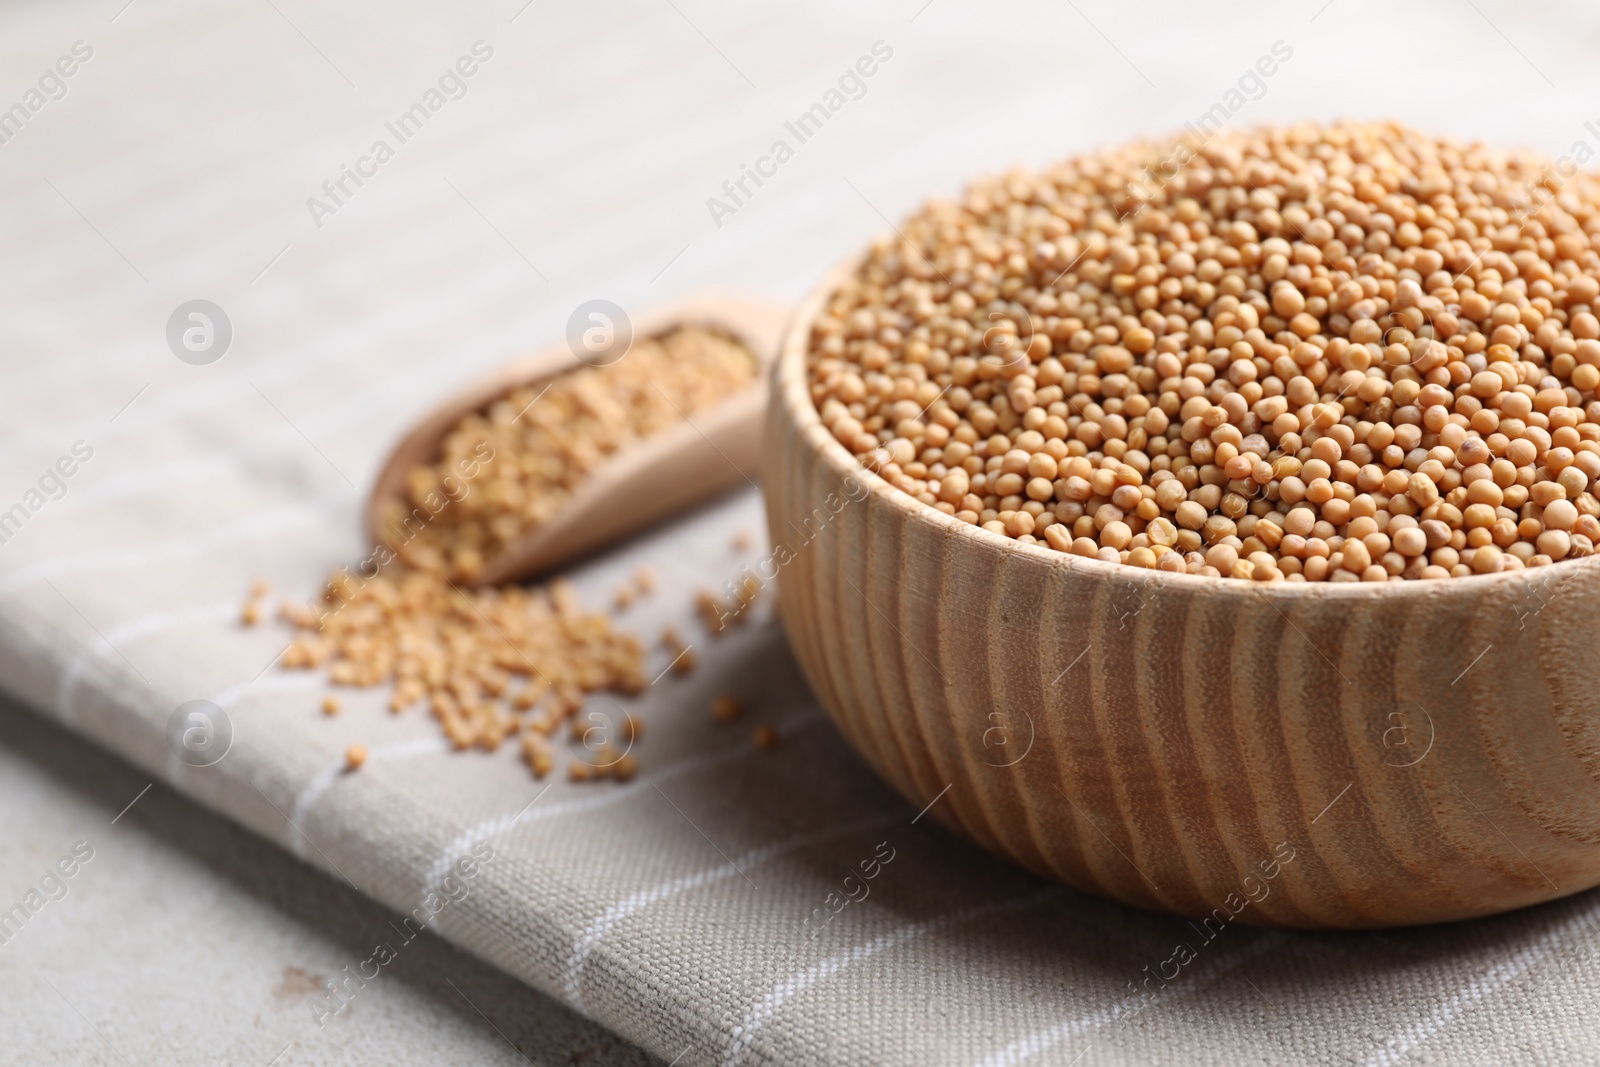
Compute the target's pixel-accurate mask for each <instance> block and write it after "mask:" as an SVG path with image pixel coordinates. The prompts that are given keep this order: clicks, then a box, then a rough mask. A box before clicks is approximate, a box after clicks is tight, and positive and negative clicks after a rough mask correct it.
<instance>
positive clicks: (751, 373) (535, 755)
mask: <svg viewBox="0 0 1600 1067" xmlns="http://www.w3.org/2000/svg"><path fill="white" fill-rule="evenodd" d="M758 370H759V365H758V363H757V360H756V359H755V357H754V356H753V355H752V354H751V353H750V351H749V350H748V349H746V348H745V347H744V346H742V345H741V344H739V343H737V342H735V341H733V340H730V339H729V338H727V337H724V336H722V335H720V334H717V333H713V332H711V331H708V330H706V329H703V328H700V327H683V328H680V329H677V330H674V331H672V332H670V333H667V334H665V335H663V336H662V337H659V338H655V339H650V340H645V341H641V342H640V343H638V344H636V345H634V346H633V348H632V349H631V351H629V353H628V354H627V355H626V356H625V357H624V358H623V359H621V360H620V361H618V362H616V363H613V364H610V365H607V366H604V367H582V368H577V369H574V370H571V371H568V372H566V373H564V374H561V375H559V376H557V377H556V378H554V379H552V380H551V381H550V382H548V383H547V385H548V388H547V389H544V388H543V387H541V388H539V389H517V390H514V391H512V392H511V393H510V394H508V395H507V396H505V397H502V398H500V399H498V400H496V401H495V402H494V403H492V404H490V405H489V406H488V407H487V409H486V410H484V411H481V412H476V413H473V414H471V415H469V416H467V417H466V418H464V419H463V420H462V421H461V422H460V423H459V424H458V425H457V426H456V427H455V428H453V429H452V430H451V431H450V432H449V433H447V434H446V435H445V437H444V441H443V445H442V448H441V454H440V456H439V458H438V459H437V460H436V461H435V462H434V463H432V464H429V465H426V466H421V467H418V468H416V469H415V470H413V471H412V472H411V475H410V485H409V491H410V494H411V497H412V501H413V503H414V504H415V505H416V506H417V507H418V508H419V509H421V511H420V513H421V514H423V515H425V516H426V517H427V521H426V522H421V523H416V524H413V525H412V526H411V527H409V528H406V529H405V534H406V536H405V537H404V538H403V539H399V538H397V539H396V540H395V542H394V543H392V544H391V545H389V546H388V551H383V550H381V549H380V550H379V551H378V552H375V553H374V554H373V557H372V558H371V560H369V563H372V564H376V565H377V566H375V567H373V568H372V576H370V577H369V576H367V570H366V568H363V569H362V570H361V573H360V574H353V573H351V571H350V570H349V569H342V570H340V571H338V572H335V574H334V575H333V576H332V577H331V578H330V579H329V580H328V584H327V587H326V589H325V591H324V593H323V595H322V597H321V599H320V602H319V603H317V604H313V605H285V606H284V608H283V610H282V616H283V618H284V619H285V620H286V621H288V622H289V623H291V624H292V625H293V626H295V627H296V628H297V629H298V630H300V631H301V632H300V633H299V635H298V636H296V637H295V639H294V640H293V641H292V642H291V644H290V645H289V648H288V649H287V651H286V652H285V653H284V655H283V659H282V663H283V666H285V667H288V668H299V669H310V668H316V669H321V670H324V671H325V672H326V674H327V677H328V680H329V681H330V682H332V683H333V684H335V685H348V686H377V685H389V684H392V685H393V687H394V688H393V693H392V695H391V696H390V699H389V707H390V709H391V710H392V711H394V712H396V713H400V712H403V711H405V710H407V709H409V708H412V707H414V706H419V705H420V706H425V707H426V708H427V710H428V711H429V712H430V713H431V714H432V715H433V717H434V718H435V719H437V720H438V722H439V725H440V727H441V728H442V729H443V731H444V733H445V735H446V737H448V738H449V739H450V741H451V743H452V744H453V745H454V746H455V747H456V748H458V749H465V748H474V747H475V748H482V749H490V750H492V749H495V748H497V747H498V746H499V745H501V744H502V743H504V742H507V741H509V740H512V739H516V740H517V741H518V743H519V744H520V746H521V749H522V753H523V756H524V758H525V759H526V760H527V762H528V765H529V766H530V767H531V768H532V770H533V772H534V774H535V775H537V776H538V777H541V778H542V777H544V776H545V775H546V774H548V773H549V772H550V771H551V769H552V768H553V767H554V766H555V763H556V755H557V754H556V749H555V741H556V739H557V734H558V731H560V730H561V729H562V728H563V727H564V726H565V727H566V728H567V729H568V731H569V733H570V735H571V740H572V741H574V742H581V743H582V746H583V748H584V749H585V753H584V755H583V756H581V757H577V758H574V759H572V760H570V761H568V763H567V771H568V777H570V778H571V779H573V780H574V781H590V780H598V779H607V778H609V779H615V780H622V781H625V780H627V779H629V778H632V777H633V776H634V774H635V773H637V769H638V763H637V760H636V758H635V757H634V756H633V755H632V754H631V752H630V748H631V745H632V742H633V741H634V739H635V738H636V737H637V736H638V733H639V730H640V724H639V722H638V721H637V720H635V719H634V718H633V717H632V716H631V715H628V714H626V713H621V714H616V715H611V716H609V717H608V716H607V715H606V714H598V717H597V715H596V714H592V713H590V712H583V713H582V714H580V712H581V711H582V709H584V707H585V702H586V701H588V700H589V699H590V697H591V696H593V695H594V694H597V693H601V692H612V693H618V694H623V695H631V694H636V693H639V692H640V691H642V690H643V689H644V688H645V685H646V679H645V676H644V658H645V652H644V649H643V647H642V646H641V644H640V642H639V641H638V639H637V638H635V637H633V636H631V635H629V634H625V633H622V632H619V631H617V630H616V629H614V628H613V625H612V619H611V617H610V615H608V614H607V613H605V612H602V611H591V610H588V609H586V608H584V606H583V605H582V604H581V603H580V602H579V600H578V597H577V594H576V592H575V590H574V589H573V588H572V586H571V585H570V584H569V583H567V582H565V581H562V580H557V581H555V582H552V583H550V584H549V585H548V586H545V587H535V588H529V587H524V586H520V585H516V584H508V585H505V586H502V587H500V588H469V587H467V585H466V583H467V582H468V581H469V580H470V579H471V578H472V577H473V575H474V574H476V573H478V571H479V570H480V569H481V568H482V566H483V564H484V562H485V561H486V560H488V559H492V558H493V557H494V554H495V553H496V552H497V551H499V549H500V548H501V547H502V546H504V545H505V544H507V543H508V542H510V541H512V540H513V539H515V538H516V537H518V536H519V535H520V534H521V533H522V532H524V531H526V530H527V529H530V528H531V527H533V526H536V525H538V524H539V523H541V522H543V521H545V520H546V519H548V518H549V517H550V516H552V515H554V514H555V513H556V512H557V511H558V510H559V508H560V507H561V506H562V505H563V504H564V503H565V502H566V501H567V500H568V499H569V498H570V497H571V495H572V494H573V493H574V492H575V491H576V490H577V489H578V488H579V487H580V486H581V485H582V484H583V481H584V479H585V478H586V477H588V476H589V475H591V474H592V473H593V472H594V471H595V470H596V468H598V467H599V466H600V465H601V464H603V463H604V462H605V461H606V460H607V459H608V458H610V457H611V456H613V455H614V454H616V453H618V452H619V451H621V450H623V449H625V448H627V447H629V446H630V445H634V444H637V443H639V442H641V441H643V440H645V439H646V438H648V437H650V436H651V435H652V434H655V433H659V432H660V431H662V430H664V429H666V428H668V427H669V426H671V425H673V424H675V423H677V422H680V421H681V420H682V419H684V418H686V417H689V416H690V415H692V414H693V413H694V412H697V411H701V410H703V409H705V408H708V407H711V406H712V405H714V404H715V403H717V402H718V401H720V400H723V399H726V398H727V397H729V396H730V395H732V394H733V393H734V392H736V391H738V390H740V389H742V388H745V387H747V386H749V385H750V384H751V383H752V382H753V381H754V380H755V376H756V374H757V372H758ZM440 501H446V503H443V504H440V503H439V502H440ZM409 514H414V513H407V512H406V511H405V507H404V506H403V505H400V506H397V507H396V509H395V514H394V515H392V516H391V519H393V520H394V522H393V523H390V524H386V525H388V526H389V527H390V528H391V529H400V528H401V523H402V522H403V521H404V520H405V519H406V518H408V517H409ZM654 589H655V577H654V575H653V574H652V573H651V572H650V571H649V570H648V569H646V568H640V569H639V570H638V571H637V572H636V573H635V574H634V576H633V579H632V580H631V581H630V582H629V583H627V584H625V585H624V586H623V587H621V588H619V589H618V590H617V591H616V593H615V595H614V601H613V606H614V608H615V609H616V610H618V611H621V610H624V609H625V608H627V607H628V605H630V604H632V603H633V602H634V600H635V599H636V598H639V597H644V596H649V595H650V594H651V593H652V592H653V591H654ZM264 595H265V587H264V586H263V585H261V584H259V583H258V585H257V586H256V587H255V588H253V589H252V591H251V599H250V600H249V601H247V603H246V606H245V608H244V609H243V612H242V613H241V621H243V622H244V623H245V624H246V625H249V624H251V623H254V622H255V621H257V620H258V619H259V618H260V616H261V604H260V599H261V598H262V597H263V596H264ZM672 642H678V639H677V638H676V636H675V635H674V636H673V638H672ZM668 651H669V652H675V653H676V658H674V660H673V662H672V665H671V670H673V671H674V672H675V673H678V674H684V673H687V672H688V671H689V670H691V669H693V667H694V663H695V659H694V655H693V653H692V651H691V650H690V646H688V645H683V644H681V642H678V643H677V647H672V648H669V649H668ZM340 706H341V705H340V702H339V701H338V700H337V699H336V698H334V697H329V698H327V700H326V701H325V702H324V704H323V710H324V713H325V714H329V715H334V714H338V711H339V708H340ZM609 718H616V719H618V720H620V721H616V722H611V721H609ZM357 749H359V753H357V752H356V750H357ZM365 758H366V750H365V748H362V747H361V746H355V747H354V748H353V749H352V754H349V755H348V756H347V766H349V767H350V768H351V769H352V770H353V769H355V768H357V767H359V766H360V765H361V764H362V762H363V761H364V760H365Z"/></svg>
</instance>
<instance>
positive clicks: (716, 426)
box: [366, 294, 788, 585]
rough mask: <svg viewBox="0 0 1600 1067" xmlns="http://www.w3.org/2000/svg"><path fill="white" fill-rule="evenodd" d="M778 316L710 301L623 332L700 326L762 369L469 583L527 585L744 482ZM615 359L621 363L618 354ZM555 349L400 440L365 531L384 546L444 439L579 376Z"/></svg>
mask: <svg viewBox="0 0 1600 1067" xmlns="http://www.w3.org/2000/svg"><path fill="white" fill-rule="evenodd" d="M787 315H788V309H787V308H785V307H784V306H782V305H780V304H776V303H772V302H769V301H765V300H761V299H754V298H750V297H733V296H725V295H720V294H714V295H706V296H701V297H696V298H691V299H688V300H685V301H682V302H681V303H678V304H674V305H671V306H669V307H665V308H662V309H661V310H660V311H657V312H654V313H652V314H649V315H646V316H643V317H641V318H640V319H638V320H636V321H634V323H633V337H634V342H633V343H634V344H638V343H640V342H641V341H644V340H646V339H649V338H652V337H659V336H661V335H662V334H665V333H668V332H670V331H671V330H673V329H675V328H677V327H680V326H694V325H698V326H704V327H707V328H710V329H712V330H715V331H717V332H720V333H723V334H726V335H728V336H729V337H732V338H734V339H735V340H737V341H739V342H740V343H741V344H743V345H744V346H745V347H746V348H747V349H749V350H750V353H751V354H752V355H753V356H755V358H756V359H757V360H758V361H759V363H760V370H759V372H758V373H757V375H756V377H755V379H754V380H753V381H752V382H751V384H750V385H749V386H747V387H746V388H744V389H743V390H741V391H740V392H738V393H735V394H733V395H732V396H730V397H728V398H726V399H724V400H722V401H721V402H719V403H717V404H715V405H714V406H712V407H710V408H705V409H702V410H700V411H698V412H694V413H692V414H690V415H689V416H688V418H687V419H685V420H684V421H682V422H678V423H675V424H673V425H672V426H670V427H668V428H666V429H664V430H662V431H661V432H659V433H656V434H653V435H652V436H650V437H648V438H645V439H644V440H642V441H639V442H637V443H635V444H634V445H633V446H631V447H630V448H628V449H626V450H624V451H622V452H619V453H618V454H617V455H615V456H613V457H611V458H610V459H609V460H607V461H606V462H605V463H603V464H602V465H600V466H599V467H597V468H596V469H595V470H594V471H593V472H591V474H590V475H589V478H588V480H587V481H586V482H585V483H584V484H583V485H582V486H581V487H579V488H578V489H577V491H576V492H574V493H573V495H572V497H571V498H570V499H569V500H568V501H567V502H566V504H565V505H564V506H563V508H562V510H561V512H560V514H558V515H556V516H555V517H553V518H551V519H550V520H548V521H546V522H545V523H543V524H542V525H539V526H536V527H534V528H532V529H530V530H527V531H526V532H524V533H523V534H522V536H521V537H520V538H519V539H518V540H516V541H514V542H512V543H511V544H509V545H507V546H505V548H504V550H503V551H501V552H500V553H499V554H498V555H496V556H493V557H491V558H490V559H488V560H487V561H486V562H485V565H484V568H483V570H482V572H481V573H480V574H479V575H478V577H477V578H476V579H474V580H473V582H472V584H474V585H499V584H502V583H505V582H509V581H514V580H517V579H525V578H531V577H534V576H536V575H539V574H542V573H544V572H546V571H549V570H551V569H552V568H555V567H558V566H560V565H562V564H564V563H569V562H571V561H572V560H574V559H577V558H579V557H581V556H585V555H587V554H589V553H591V552H595V551H598V550H599V549H601V548H604V547H606V546H608V545H611V544H614V543H615V542H617V541H619V540H621V539H622V538H624V537H627V536H628V535H630V534H634V533H637V532H638V531H639V530H641V529H644V528H646V527H648V526H649V525H650V524H652V523H655V522H659V521H661V520H663V519H666V518H668V517H670V516H672V515H675V514H677V513H678V512H681V511H683V510H685V509H686V508H689V507H692V506H693V505H695V504H698V503H701V502H702V501H705V500H708V499H710V498H711V497H713V496H716V495H717V494H719V493H723V492H726V491H727V490H729V489H732V488H734V487H735V486H737V485H740V484H742V483H744V482H746V481H750V480H751V479H753V478H754V476H755V473H756V471H757V470H758V469H759V467H760V456H761V424H762V418H763V415H764V413H765V410H766V400H767V380H766V379H767V371H768V369H769V368H770V367H771V366H772V362H773V360H774V358H775V357H776V354H777V348H778V338H779V334H780V332H781V331H782V329H783V326H784V322H785V320H786V318H787ZM622 358H624V359H626V358H627V357H626V356H623V357H622ZM583 366H584V364H583V363H582V362H580V361H579V360H578V358H577V357H576V356H575V355H574V354H573V352H572V351H571V349H570V348H568V346H567V345H566V344H565V343H562V344H560V345H553V346H551V347H550V348H548V349H545V350H544V351H542V352H539V353H538V354H536V355H533V356H529V357H528V358H526V359H521V360H517V361H515V362H513V363H509V364H507V365H505V366H503V367H500V368H498V369H497V370H495V371H494V373H492V374H490V375H488V376H487V377H485V378H484V379H483V380H481V381H479V382H478V383H477V384H475V385H473V386H470V387H468V388H466V389H464V390H462V391H461V392H460V393H458V394H456V395H455V396H453V397H451V398H450V399H448V400H446V401H444V402H443V403H442V404H440V405H439V406H438V407H437V408H435V409H434V410H433V412H432V413H431V414H429V415H428V416H427V417H426V418H424V419H423V420H422V421H421V422H419V423H418V424H417V425H416V427H415V428H413V429H412V430H411V432H409V433H408V434H406V435H405V437H403V438H402V439H401V440H400V443H399V444H397V445H396V446H395V448H394V451H393V452H392V453H391V454H390V456H389V459H388V462H387V463H385V464H384V466H383V470H382V472H381V473H380V474H379V475H378V480H377V482H376V484H375V485H374V487H373V490H372V498H371V500H370V501H368V504H367V513H366V524H367V532H368V534H369V535H370V536H371V537H372V539H373V542H374V543H377V544H382V543H385V542H386V541H387V540H388V539H387V538H386V537H385V536H384V531H383V529H382V523H383V519H384V515H385V512H386V510H387V509H386V505H387V504H389V503H390V502H391V501H393V500H396V499H400V500H404V499H405V496H406V480H407V475H408V473H409V472H410V471H411V470H412V469H413V468H414V467H417V466H420V465H422V464H427V463H432V462H434V461H436V460H437V459H438V458H439V452H440V442H441V440H442V439H443V437H444V435H445V434H446V433H448V432H449V431H450V430H451V429H452V428H453V427H454V426H456V425H457V424H458V423H459V422H460V421H461V420H462V419H463V418H465V417H466V416H467V415H469V414H471V413H472V412H474V411H482V410H484V409H485V408H487V407H488V406H489V405H490V404H492V403H494V402H495V401H496V400H498V399H500V398H501V397H503V396H505V395H507V394H509V393H510V392H512V391H513V390H514V389H517V388H520V387H522V386H532V387H534V388H535V389H537V388H540V387H542V386H543V384H544V383H545V382H547V381H549V380H550V379H552V378H555V377H556V376H558V375H560V374H563V373H565V372H567V371H571V370H575V369H578V368H581V367H583Z"/></svg>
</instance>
